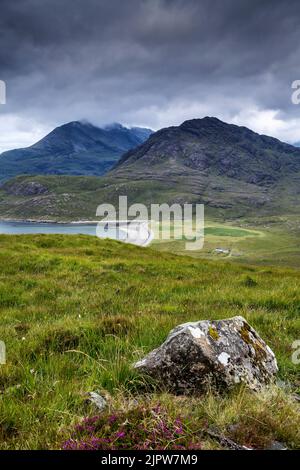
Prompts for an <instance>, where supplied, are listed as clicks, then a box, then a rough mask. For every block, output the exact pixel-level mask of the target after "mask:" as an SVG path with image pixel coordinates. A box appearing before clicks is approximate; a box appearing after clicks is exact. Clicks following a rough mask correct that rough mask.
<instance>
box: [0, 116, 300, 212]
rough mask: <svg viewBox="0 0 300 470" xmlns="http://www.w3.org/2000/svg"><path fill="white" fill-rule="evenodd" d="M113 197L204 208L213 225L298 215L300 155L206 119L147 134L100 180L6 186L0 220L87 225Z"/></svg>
mask: <svg viewBox="0 0 300 470" xmlns="http://www.w3.org/2000/svg"><path fill="white" fill-rule="evenodd" d="M0 163H1V160H0ZM58 171H59V169H58ZM119 195H127V196H128V200H129V203H133V202H142V203H145V204H147V205H150V204H151V203H162V202H166V203H170V204H171V203H174V202H177V203H186V202H194V203H204V204H205V207H206V213H207V214H209V215H211V216H213V217H217V218H219V217H221V218H239V217H245V216H249V217H253V216H264V215H268V216H269V215H279V216H280V215H283V214H284V215H285V214H297V215H298V214H300V204H299V203H300V149H299V148H297V147H294V146H292V145H289V144H286V143H283V142H281V141H279V140H277V139H275V138H272V137H268V136H265V135H259V134H257V133H255V132H253V131H251V130H250V129H248V128H246V127H239V126H236V125H232V124H227V123H225V122H222V121H220V120H219V119H217V118H214V117H205V118H203V119H192V120H188V121H185V122H184V123H182V124H181V125H180V126H173V127H168V128H165V129H161V130H159V131H157V132H155V133H151V134H150V137H149V138H148V139H147V140H145V141H144V142H143V143H141V144H140V145H138V146H137V147H135V148H132V149H130V150H128V151H127V152H125V153H124V154H123V156H121V158H120V159H119V160H118V162H117V163H115V165H114V166H113V168H111V169H110V171H108V172H107V173H106V174H105V175H104V176H102V177H100V178H99V177H82V176H80V177H79V176H78V177H75V176H35V177H18V178H16V179H12V180H10V181H7V182H6V183H5V184H4V185H3V186H2V188H1V190H0V216H2V217H3V216H5V217H18V218H26V217H32V218H34V217H36V218H39V217H40V218H51V219H53V218H62V219H63V218H65V219H70V218H74V219H78V218H80V219H82V218H84V219H88V218H95V212H96V207H97V205H98V204H101V203H103V202H109V203H112V204H115V205H117V203H118V196H119Z"/></svg>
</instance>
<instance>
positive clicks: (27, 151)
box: [0, 121, 152, 180]
mask: <svg viewBox="0 0 300 470" xmlns="http://www.w3.org/2000/svg"><path fill="white" fill-rule="evenodd" d="M151 133H152V131H151V130H150V129H145V128H139V127H133V128H127V127H124V126H122V125H121V124H118V123H117V124H111V125H109V126H106V127H104V128H100V127H96V126H94V125H92V124H90V123H88V122H80V121H74V122H70V123H68V124H64V125H62V126H60V127H57V128H56V129H54V130H53V131H52V132H50V134H48V135H47V136H46V137H44V138H43V139H41V140H40V141H39V142H37V143H36V144H34V145H32V146H31V147H27V148H23V149H16V150H10V151H7V152H4V153H2V154H1V155H0V180H6V179H8V178H11V177H13V176H16V175H21V174H30V175H34V174H40V175H45V174H57V175H102V174H104V173H105V172H107V171H108V170H109V169H110V168H111V167H112V166H113V165H114V164H115V163H116V162H117V161H118V159H119V158H120V156H121V155H122V154H123V153H124V152H126V151H128V150H129V149H131V148H134V147H136V146H138V145H140V144H141V143H143V142H144V141H145V140H146V139H147V138H148V137H149V136H150V135H151Z"/></svg>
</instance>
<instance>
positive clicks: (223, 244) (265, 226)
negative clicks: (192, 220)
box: [152, 216, 300, 269]
mask: <svg viewBox="0 0 300 470" xmlns="http://www.w3.org/2000/svg"><path fill="white" fill-rule="evenodd" d="M204 235H205V237H204V245H203V248H202V249H201V250H195V251H186V250H185V240H162V239H159V238H158V237H157V239H156V240H155V241H154V243H153V245H152V246H153V247H154V248H155V249H157V250H159V251H167V252H172V253H176V254H182V255H187V254H188V255H189V256H192V257H194V258H199V259H213V260H215V261H219V260H222V261H230V262H233V263H241V264H256V265H261V266H283V267H285V266H290V267H294V268H297V269H298V268H299V267H300V220H299V217H293V216H286V217H269V218H263V217H262V218H258V219H249V220H247V219H242V220H239V221H231V222H230V221H227V222H223V223H221V222H218V221H213V220H210V219H207V220H205V230H204ZM218 248H222V249H224V250H226V251H228V253H224V254H223V253H217V252H216V249H218Z"/></svg>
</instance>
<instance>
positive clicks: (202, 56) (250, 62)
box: [0, 0, 300, 140]
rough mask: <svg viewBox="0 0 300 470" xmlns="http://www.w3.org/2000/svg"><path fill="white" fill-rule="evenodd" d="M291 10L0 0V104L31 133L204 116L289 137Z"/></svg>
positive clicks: (250, 2)
mask: <svg viewBox="0 0 300 470" xmlns="http://www.w3.org/2000/svg"><path fill="white" fill-rule="evenodd" d="M299 19H300V4H299V2H298V1H296V0H295V1H294V0H289V2H283V1H280V0H278V1H277V0H270V1H268V0H261V1H256V0H209V1H208V0H203V1H201V0H43V1H41V0H15V1H14V2H12V1H11V0H0V79H2V80H5V81H6V82H7V105H6V106H5V108H4V107H2V108H1V110H0V112H1V115H2V118H3V116H5V115H7V116H9V118H10V119H11V122H12V123H14V122H16V121H18V123H19V124H18V125H19V126H20V125H21V127H22V124H20V122H21V123H22V122H24V123H27V124H24V126H25V128H26V129H28V132H29V133H30V132H32V129H31V127H32V126H34V125H35V123H39V124H40V125H42V126H44V127H45V128H48V127H49V128H50V127H51V126H55V125H57V124H59V123H62V122H65V121H69V120H74V119H81V118H86V119H90V120H92V121H94V122H97V123H99V124H101V123H105V122H110V121H116V120H118V121H121V122H125V123H128V124H141V125H149V126H152V127H156V128H157V127H160V126H164V125H169V124H174V123H179V122H181V121H182V120H183V119H186V118H192V117H202V116H203V115H204V114H211V115H212V114H213V115H217V116H219V117H220V118H223V119H227V120H231V121H234V122H238V123H245V124H249V125H250V124H252V127H253V123H252V121H253V122H255V119H257V122H258V124H257V126H256V127H257V128H258V130H262V131H265V130H266V129H267V130H268V125H269V127H270V131H272V126H273V127H274V133H275V134H276V133H277V134H278V133H279V134H280V132H281V133H282V137H283V138H286V139H292V138H298V137H297V135H295V136H294V134H293V132H292V133H291V132H290V133H289V132H288V131H287V130H286V128H285V126H286V125H288V123H290V124H291V126H290V128H291V127H293V126H294V127H297V126H296V124H297V123H296V121H297V120H298V118H299V119H300V116H299V110H300V108H299V107H297V106H294V105H292V103H291V100H290V95H291V89H290V87H291V82H292V81H293V80H296V79H299V78H300V70H299V61H300V29H299ZM275 112H277V115H276V116H277V117H276V119H275V121H276V120H277V121H278V123H277V122H275V123H274V122H273V121H274V113H275ZM272 113H273V114H272ZM1 115H0V117H1ZM264 119H265V120H266V124H265V125H264ZM267 121H268V122H269V124H268V122H267ZM1 122H3V119H2V121H1V120H0V128H1ZM7 122H8V121H7ZM12 125H13V124H12ZM276 126H279V128H277V129H276ZM298 127H299V140H300V126H298ZM260 128H261V129H260ZM26 129H25V130H26ZM11 132H12V131H11ZM295 132H296V131H295ZM0 134H1V132H0ZM11 135H13V132H12V134H11ZM32 135H33V134H32ZM293 136H294V137H293Z"/></svg>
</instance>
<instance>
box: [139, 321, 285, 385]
mask: <svg viewBox="0 0 300 470" xmlns="http://www.w3.org/2000/svg"><path fill="white" fill-rule="evenodd" d="M134 367H135V368H136V369H138V370H140V371H141V372H142V373H145V374H147V375H149V376H150V377H152V378H153V379H155V380H156V381H157V382H158V383H159V384H160V385H161V386H162V387H163V388H167V389H168V390H171V391H174V392H175V393H197V392H202V391H205V390H207V387H208V385H209V386H213V387H214V388H216V389H218V390H224V389H225V390H226V389H230V388H232V387H234V386H235V385H236V384H239V383H244V384H246V385H247V386H248V387H249V388H250V389H252V390H260V389H261V388H262V387H263V386H265V385H267V384H269V383H271V382H273V381H274V378H275V374H276V373H277V371H278V368H277V362H276V358H275V355H274V353H273V351H272V350H271V349H270V348H269V346H268V345H267V344H266V343H265V342H264V341H263V340H262V339H261V338H260V336H259V335H258V333H257V332H256V331H255V330H254V329H253V328H252V327H251V326H250V325H249V323H247V321H246V320H245V319H244V318H243V317H241V316H236V317H233V318H229V319H225V320H215V321H209V320H204V321H198V322H193V323H184V324H182V325H179V326H177V327H176V328H174V329H173V330H172V331H171V332H170V334H169V336H168V337H167V339H166V341H165V342H164V343H163V344H162V345H161V346H160V347H158V348H157V349H155V350H153V351H152V352H150V353H149V354H148V355H147V356H146V357H145V358H144V359H142V360H140V361H138V362H137V363H136V364H135V365H134Z"/></svg>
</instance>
